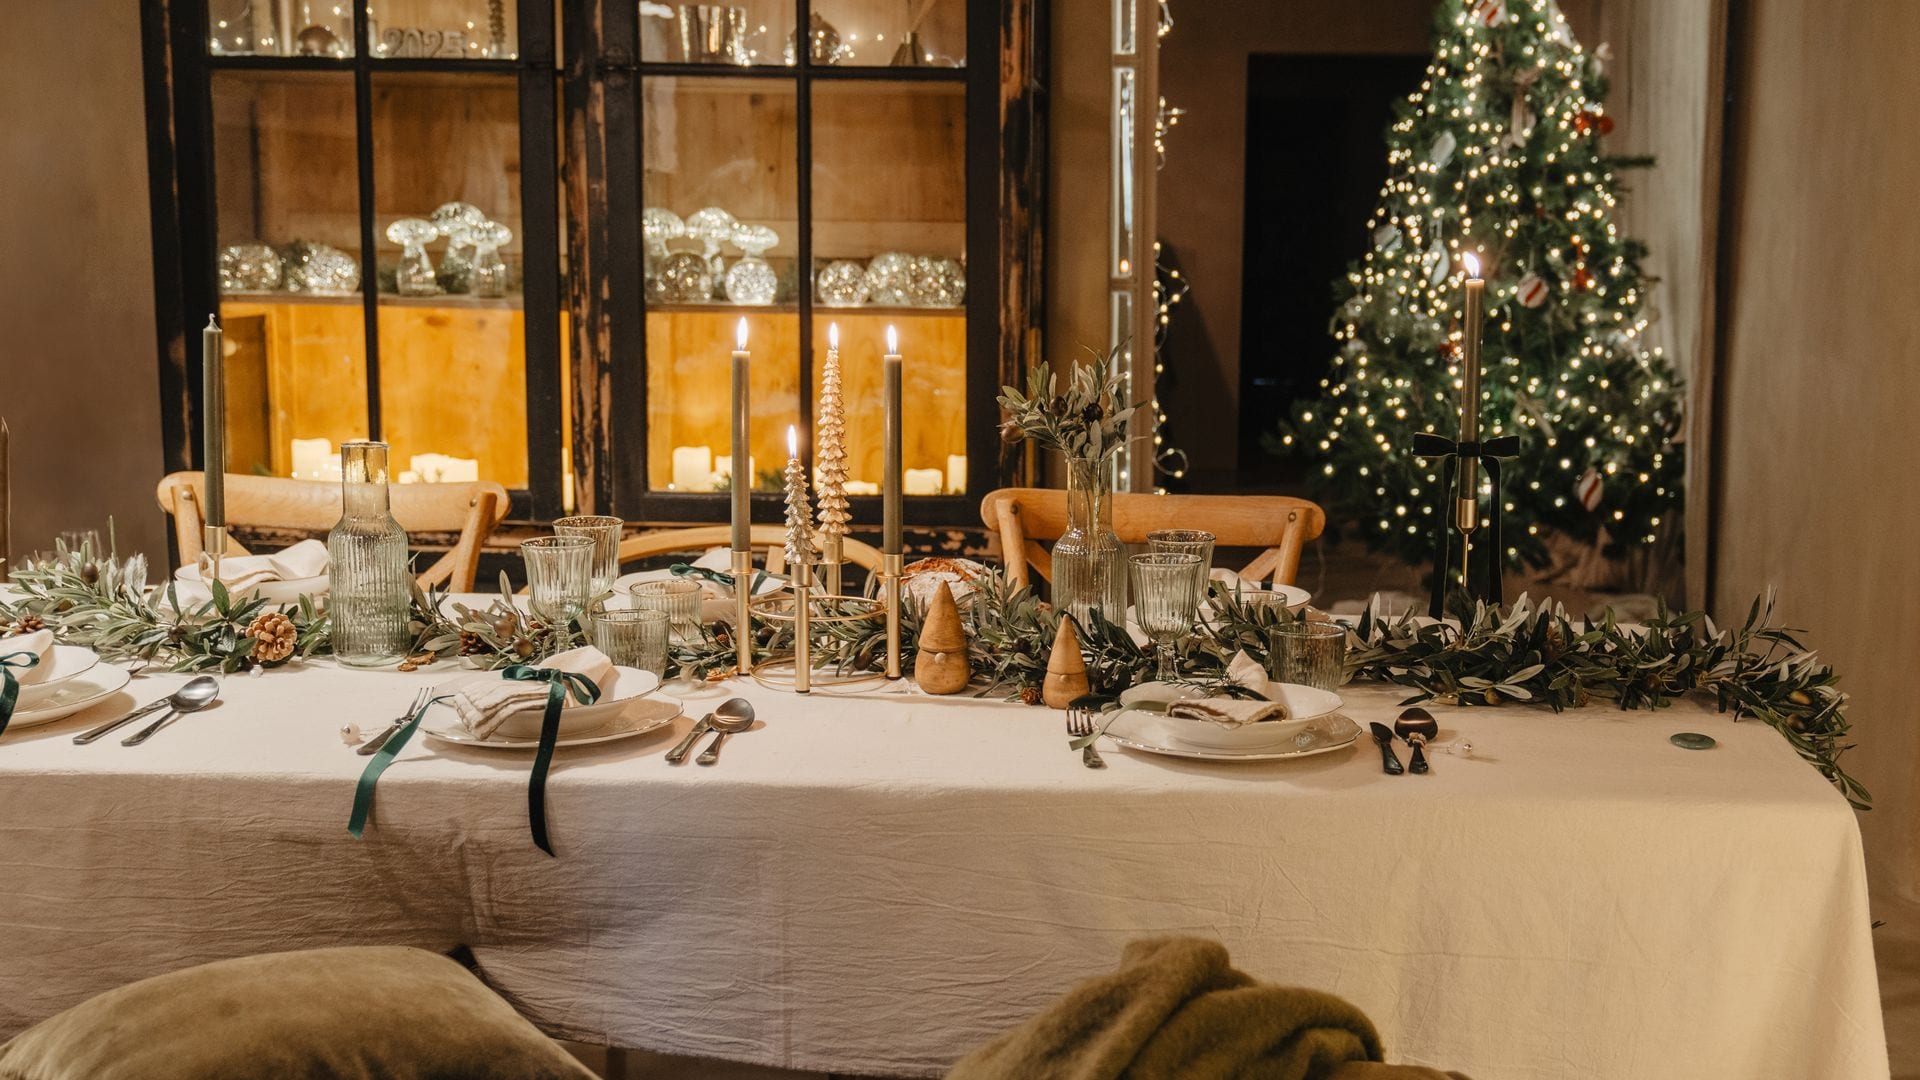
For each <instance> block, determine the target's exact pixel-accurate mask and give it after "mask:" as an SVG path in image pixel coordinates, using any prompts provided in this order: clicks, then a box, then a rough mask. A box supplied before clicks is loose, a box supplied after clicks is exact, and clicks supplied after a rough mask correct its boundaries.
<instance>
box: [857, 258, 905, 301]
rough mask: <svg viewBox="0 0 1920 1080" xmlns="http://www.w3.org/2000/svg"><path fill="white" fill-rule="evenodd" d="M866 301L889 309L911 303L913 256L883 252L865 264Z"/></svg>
mask: <svg viewBox="0 0 1920 1080" xmlns="http://www.w3.org/2000/svg"><path fill="white" fill-rule="evenodd" d="M867 299H868V300H869V301H871V302H873V303H875V304H884V305H886V306H889V307H907V306H910V305H912V303H913V256H911V255H905V254H902V253H901V252H898V251H884V252H881V253H880V254H878V255H875V256H874V257H873V261H871V262H869V263H867Z"/></svg>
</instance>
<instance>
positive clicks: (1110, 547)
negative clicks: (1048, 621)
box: [1053, 458, 1127, 626]
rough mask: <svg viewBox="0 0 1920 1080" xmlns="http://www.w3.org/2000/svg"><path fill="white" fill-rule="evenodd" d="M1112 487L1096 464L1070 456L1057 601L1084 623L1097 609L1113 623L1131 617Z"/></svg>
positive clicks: (1056, 562) (1056, 561) (1056, 552)
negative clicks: (1116, 531)
mask: <svg viewBox="0 0 1920 1080" xmlns="http://www.w3.org/2000/svg"><path fill="white" fill-rule="evenodd" d="M1108 485H1109V481H1108V479H1107V474H1106V470H1104V469H1102V468H1100V466H1099V465H1097V464H1096V463H1094V462H1092V461H1088V460H1085V459H1076V458H1069V459H1068V460H1067V528H1066V531H1065V532H1063V533H1061V534H1060V539H1059V540H1058V541H1056V542H1055V543H1054V545H1053V603H1054V606H1055V607H1057V608H1060V609H1063V610H1065V611H1068V612H1071V613H1072V615H1073V617H1074V618H1075V619H1078V620H1079V621H1080V624H1081V625H1082V626H1086V625H1087V624H1088V622H1089V619H1088V618H1087V614H1088V612H1089V611H1091V610H1093V609H1095V608H1098V609H1099V610H1100V614H1101V617H1102V618H1105V619H1106V620H1107V621H1108V622H1113V623H1120V622H1124V621H1125V619H1126V612H1127V560H1126V551H1125V549H1124V548H1123V547H1122V546H1121V544H1120V537H1119V536H1117V535H1115V534H1114V531H1113V493H1112V491H1111V490H1110V489H1109V486H1108Z"/></svg>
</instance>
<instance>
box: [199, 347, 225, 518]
mask: <svg viewBox="0 0 1920 1080" xmlns="http://www.w3.org/2000/svg"><path fill="white" fill-rule="evenodd" d="M224 346H225V335H223V334H221V332H220V320H219V319H218V318H216V317H214V316H212V315H209V316H207V328H206V329H205V330H204V331H202V332H201V334H200V374H201V383H200V420H201V427H202V438H203V444H202V450H203V454H202V457H203V458H204V463H203V466H202V468H203V470H204V473H205V476H206V481H205V482H206V489H207V495H206V505H205V506H204V507H203V512H204V513H205V514H206V524H208V525H211V526H214V527H216V528H217V527H222V526H225V525H226V523H227V478H226V472H227V383H226V378H225V375H224V372H225V370H226V356H225V355H224V354H223V353H222V349H223V348H224Z"/></svg>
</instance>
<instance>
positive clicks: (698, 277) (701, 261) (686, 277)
mask: <svg viewBox="0 0 1920 1080" xmlns="http://www.w3.org/2000/svg"><path fill="white" fill-rule="evenodd" d="M659 281H660V299H662V300H665V301H667V302H668V303H674V304H704V303H707V302H708V301H711V300H712V299H713V271H712V269H710V268H709V267H708V265H707V260H706V259H705V258H704V257H703V256H700V255H696V254H694V253H693V252H691V251H676V252H674V253H673V254H671V255H669V256H667V257H666V259H664V260H663V261H662V262H661V263H660V275H659Z"/></svg>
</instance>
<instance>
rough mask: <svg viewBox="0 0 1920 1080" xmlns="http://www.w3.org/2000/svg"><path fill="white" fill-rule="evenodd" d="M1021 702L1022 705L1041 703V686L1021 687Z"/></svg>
mask: <svg viewBox="0 0 1920 1080" xmlns="http://www.w3.org/2000/svg"><path fill="white" fill-rule="evenodd" d="M1020 704H1022V705H1038V704H1040V688H1039V687H1037V686H1023V687H1021V688H1020Z"/></svg>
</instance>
